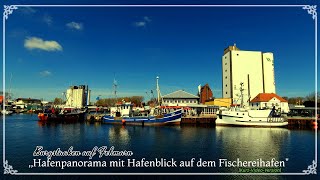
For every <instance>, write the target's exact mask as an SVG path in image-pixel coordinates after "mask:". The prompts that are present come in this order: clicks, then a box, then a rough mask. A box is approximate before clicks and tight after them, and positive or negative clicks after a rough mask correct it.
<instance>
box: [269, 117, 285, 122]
mask: <svg viewBox="0 0 320 180" xmlns="http://www.w3.org/2000/svg"><path fill="white" fill-rule="evenodd" d="M267 122H270V123H273V122H284V118H283V117H270V118H267Z"/></svg>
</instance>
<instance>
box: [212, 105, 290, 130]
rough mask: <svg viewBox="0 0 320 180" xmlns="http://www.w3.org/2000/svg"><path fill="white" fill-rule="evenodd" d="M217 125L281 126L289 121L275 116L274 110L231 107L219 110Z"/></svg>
mask: <svg viewBox="0 0 320 180" xmlns="http://www.w3.org/2000/svg"><path fill="white" fill-rule="evenodd" d="M216 125H231V126H260V127H281V126H287V125H288V121H287V120H286V118H284V117H279V116H274V115H273V111H272V110H244V109H229V110H220V111H219V113H218V114H217V119H216Z"/></svg>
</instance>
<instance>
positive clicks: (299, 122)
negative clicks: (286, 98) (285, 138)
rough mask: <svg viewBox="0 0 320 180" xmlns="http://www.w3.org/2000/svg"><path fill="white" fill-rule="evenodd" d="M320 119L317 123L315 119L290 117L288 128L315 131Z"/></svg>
mask: <svg viewBox="0 0 320 180" xmlns="http://www.w3.org/2000/svg"><path fill="white" fill-rule="evenodd" d="M319 122H320V119H319V118H317V123H316V122H315V117H301V116H293V117H288V123H289V124H288V128H289V129H314V128H317V127H318V124H319Z"/></svg>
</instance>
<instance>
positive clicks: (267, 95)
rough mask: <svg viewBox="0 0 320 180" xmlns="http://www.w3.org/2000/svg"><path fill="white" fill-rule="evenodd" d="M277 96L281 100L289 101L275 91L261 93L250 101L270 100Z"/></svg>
mask: <svg viewBox="0 0 320 180" xmlns="http://www.w3.org/2000/svg"><path fill="white" fill-rule="evenodd" d="M274 97H275V98H277V99H279V100H280V102H288V101H287V100H285V99H283V98H282V97H280V96H278V95H276V94H275V93H259V94H258V95H257V96H256V97H255V98H253V99H252V100H251V101H250V102H252V103H253V102H268V101H270V100H271V99H272V98H274Z"/></svg>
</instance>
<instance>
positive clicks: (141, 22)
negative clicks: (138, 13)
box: [134, 21, 146, 27]
mask: <svg viewBox="0 0 320 180" xmlns="http://www.w3.org/2000/svg"><path fill="white" fill-rule="evenodd" d="M134 25H135V26H136V27H144V26H146V22H144V21H139V22H135V23H134Z"/></svg>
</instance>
